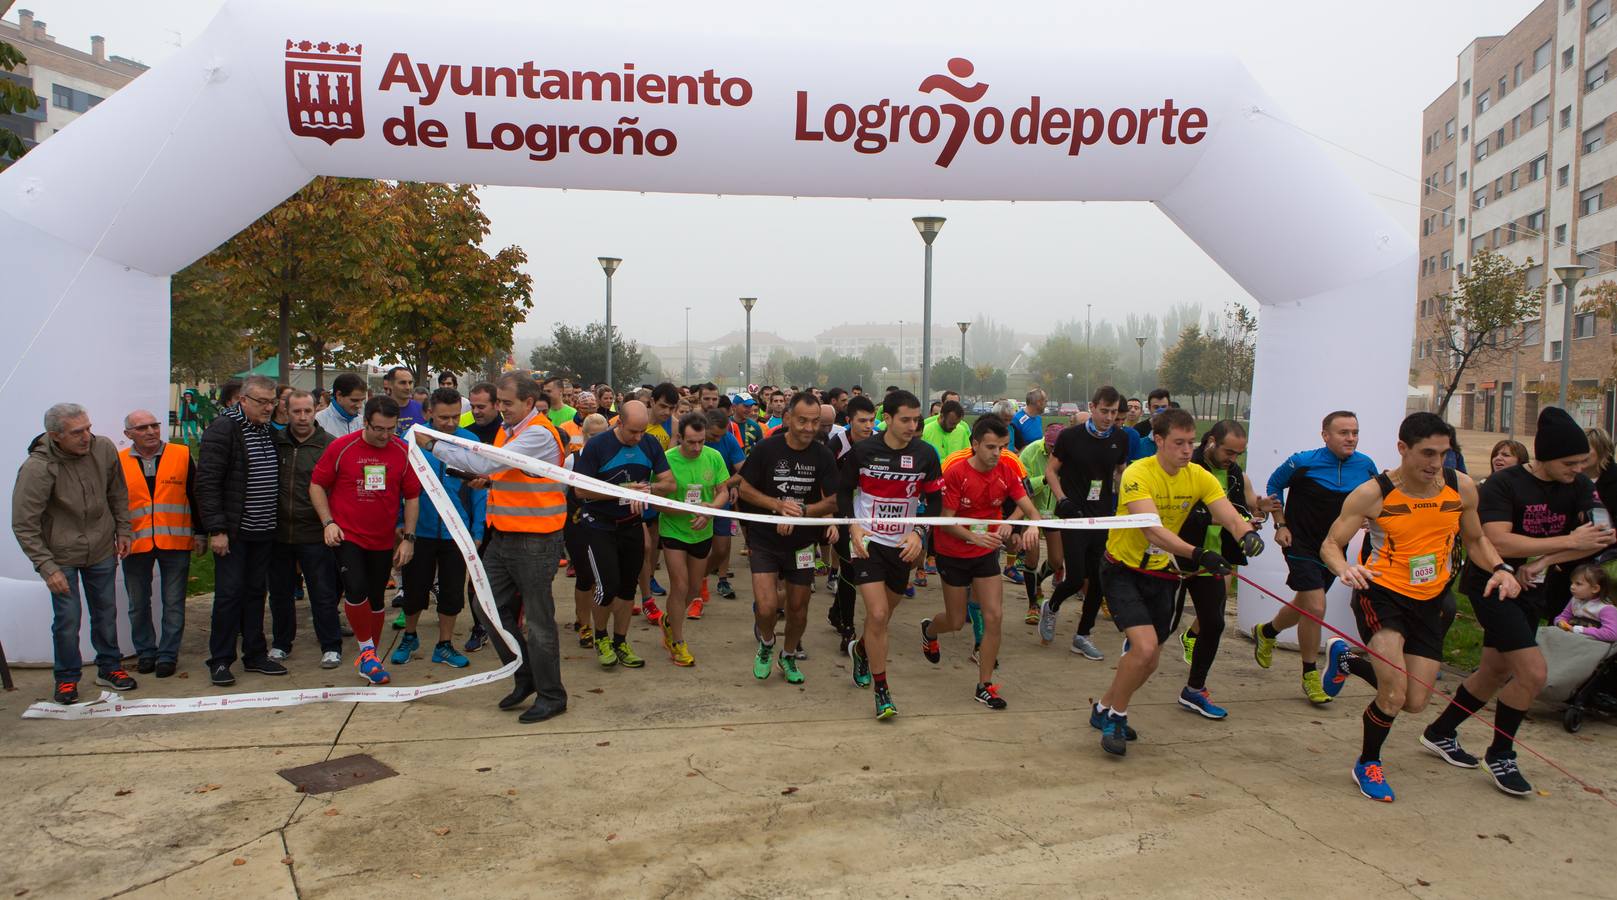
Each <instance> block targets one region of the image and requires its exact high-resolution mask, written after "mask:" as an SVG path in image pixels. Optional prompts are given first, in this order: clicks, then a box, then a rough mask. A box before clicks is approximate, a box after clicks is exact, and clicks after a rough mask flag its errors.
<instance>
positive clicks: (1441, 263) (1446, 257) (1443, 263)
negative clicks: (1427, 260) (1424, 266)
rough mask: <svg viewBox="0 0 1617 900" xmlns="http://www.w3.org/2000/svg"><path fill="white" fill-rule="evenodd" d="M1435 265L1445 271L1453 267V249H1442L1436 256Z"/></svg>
mask: <svg viewBox="0 0 1617 900" xmlns="http://www.w3.org/2000/svg"><path fill="white" fill-rule="evenodd" d="M1437 267H1438V268H1439V269H1442V270H1443V271H1445V272H1447V271H1448V270H1450V269H1452V268H1454V251H1453V250H1444V251H1443V252H1442V254H1441V255H1439V256H1438V261H1437Z"/></svg>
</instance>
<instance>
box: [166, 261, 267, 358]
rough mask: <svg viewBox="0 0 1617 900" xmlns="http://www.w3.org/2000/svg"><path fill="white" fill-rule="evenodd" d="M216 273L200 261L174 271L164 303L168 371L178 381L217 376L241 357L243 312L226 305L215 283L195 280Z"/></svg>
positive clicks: (244, 348)
mask: <svg viewBox="0 0 1617 900" xmlns="http://www.w3.org/2000/svg"><path fill="white" fill-rule="evenodd" d="M217 277H218V275H217V273H215V272H214V271H213V270H211V269H208V268H205V267H203V266H188V267H186V268H184V269H182V270H180V271H179V272H176V273H175V274H174V280H173V282H172V286H171V290H170V293H171V296H172V300H171V301H170V303H169V351H168V361H169V371H170V374H171V377H172V378H173V380H174V381H175V382H177V383H179V384H185V383H188V382H189V383H196V382H199V381H219V380H222V378H223V377H224V376H228V375H230V374H231V373H232V372H235V371H237V370H239V369H240V368H241V367H242V363H243V362H245V361H246V358H247V345H248V339H247V330H246V329H247V325H248V317H247V316H246V315H245V314H244V312H243V311H242V310H241V309H232V308H231V306H230V304H229V303H228V302H226V299H225V298H226V296H227V294H226V293H225V292H224V291H223V290H221V289H219V288H218V287H217V286H215V285H199V284H196V283H195V282H197V281H199V280H205V279H214V278H217Z"/></svg>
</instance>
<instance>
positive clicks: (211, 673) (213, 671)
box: [208, 666, 236, 687]
mask: <svg viewBox="0 0 1617 900" xmlns="http://www.w3.org/2000/svg"><path fill="white" fill-rule="evenodd" d="M208 680H209V681H212V682H213V684H214V687H230V686H231V685H233V684H235V683H236V676H234V675H232V674H230V667H229V666H213V667H212V668H210V669H208Z"/></svg>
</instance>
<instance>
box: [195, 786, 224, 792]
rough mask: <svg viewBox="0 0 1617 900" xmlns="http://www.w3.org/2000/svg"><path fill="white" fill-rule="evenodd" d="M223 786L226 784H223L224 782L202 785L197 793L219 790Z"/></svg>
mask: <svg viewBox="0 0 1617 900" xmlns="http://www.w3.org/2000/svg"><path fill="white" fill-rule="evenodd" d="M222 787H224V785H222V784H205V785H203V786H202V787H199V788H197V789H196V793H198V794H206V793H208V792H209V791H217V790H219V789H220V788H222Z"/></svg>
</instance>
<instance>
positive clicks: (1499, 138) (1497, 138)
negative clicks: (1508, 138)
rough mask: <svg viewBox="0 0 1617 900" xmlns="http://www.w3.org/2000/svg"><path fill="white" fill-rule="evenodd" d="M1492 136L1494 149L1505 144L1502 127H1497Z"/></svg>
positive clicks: (1501, 147) (1500, 147)
mask: <svg viewBox="0 0 1617 900" xmlns="http://www.w3.org/2000/svg"><path fill="white" fill-rule="evenodd" d="M1493 136H1494V148H1495V149H1503V148H1504V146H1505V129H1503V128H1501V129H1499V130H1498V131H1496V132H1494V134H1493Z"/></svg>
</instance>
